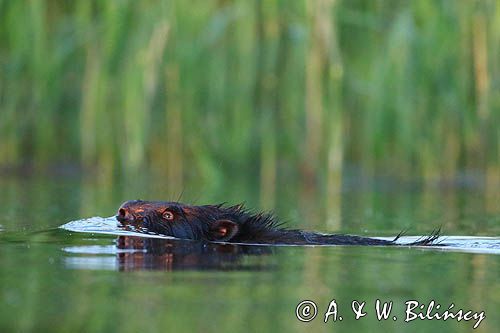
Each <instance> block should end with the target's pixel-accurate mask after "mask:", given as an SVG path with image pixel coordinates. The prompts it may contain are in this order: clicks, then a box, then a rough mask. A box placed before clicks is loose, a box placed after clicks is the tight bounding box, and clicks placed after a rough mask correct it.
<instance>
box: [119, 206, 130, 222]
mask: <svg viewBox="0 0 500 333" xmlns="http://www.w3.org/2000/svg"><path fill="white" fill-rule="evenodd" d="M127 217H130V214H129V213H128V212H127V210H126V209H125V208H120V209H118V214H117V215H116V219H117V220H118V221H120V222H124V221H126V220H127Z"/></svg>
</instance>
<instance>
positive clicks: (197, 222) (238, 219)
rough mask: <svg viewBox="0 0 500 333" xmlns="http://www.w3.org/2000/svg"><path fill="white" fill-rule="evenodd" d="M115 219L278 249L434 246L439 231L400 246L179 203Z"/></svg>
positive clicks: (139, 227)
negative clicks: (354, 246) (274, 246)
mask: <svg viewBox="0 0 500 333" xmlns="http://www.w3.org/2000/svg"><path fill="white" fill-rule="evenodd" d="M116 219H117V220H118V221H119V222H120V223H121V224H122V225H123V226H125V227H126V228H129V229H132V230H134V231H139V232H144V233H155V234H160V235H166V236H172V237H176V238H182V239H191V240H203V241H209V242H229V243H248V244H276V245H406V246H407V245H418V246H428V245H433V244H434V243H435V241H436V240H437V239H438V237H439V232H440V231H439V229H437V230H435V231H433V232H432V233H431V234H430V235H429V236H427V237H423V238H421V239H419V240H417V241H415V242H411V243H407V244H400V243H397V242H396V241H397V240H398V239H399V238H400V237H401V235H402V233H399V234H398V235H397V236H396V237H395V238H394V239H392V240H383V239H376V238H370V237H362V236H355V235H345V234H323V233H318V232H313V231H305V230H298V229H289V228H287V227H286V226H285V225H284V224H283V223H281V222H279V221H278V220H277V219H276V217H275V216H274V215H273V214H271V213H263V212H257V213H255V212H253V211H251V210H249V209H247V208H245V206H244V205H243V204H239V205H234V206H233V205H226V204H216V205H201V206H194V205H188V204H184V203H180V202H165V201H142V200H132V201H127V202H125V203H123V204H122V205H121V206H120V208H119V209H118V214H117V215H116Z"/></svg>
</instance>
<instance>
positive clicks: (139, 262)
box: [64, 236, 275, 271]
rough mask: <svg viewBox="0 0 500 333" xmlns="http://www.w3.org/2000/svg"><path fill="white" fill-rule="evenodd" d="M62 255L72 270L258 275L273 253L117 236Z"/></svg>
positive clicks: (263, 249)
mask: <svg viewBox="0 0 500 333" xmlns="http://www.w3.org/2000/svg"><path fill="white" fill-rule="evenodd" d="M64 251H65V252H66V253H71V256H70V257H68V258H66V259H67V260H66V265H67V266H68V267H70V268H76V269H111V270H119V271H137V270H163V271H175V270H224V271H230V270H238V271H242V270H244V271H258V270H267V269H270V268H271V267H272V265H271V264H270V263H269V260H267V259H264V258H263V256H264V257H266V256H267V257H268V256H269V255H270V254H272V253H273V252H274V251H275V249H272V248H269V247H263V246H248V245H236V244H212V243H205V242H196V241H186V240H173V239H157V238H143V237H135V236H133V237H132V236H119V237H118V238H117V239H116V242H115V245H114V246H113V245H109V246H96V245H93V246H71V247H67V248H65V249H64ZM110 254H113V256H110Z"/></svg>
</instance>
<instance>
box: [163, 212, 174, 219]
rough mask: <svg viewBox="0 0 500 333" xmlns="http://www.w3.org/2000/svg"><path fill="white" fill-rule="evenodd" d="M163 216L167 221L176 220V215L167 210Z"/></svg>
mask: <svg viewBox="0 0 500 333" xmlns="http://www.w3.org/2000/svg"><path fill="white" fill-rule="evenodd" d="M162 215H163V218H164V219H165V220H168V221H172V220H173V219H174V213H172V212H171V211H169V210H165V211H164V212H163V214H162Z"/></svg>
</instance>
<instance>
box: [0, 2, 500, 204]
mask: <svg viewBox="0 0 500 333" xmlns="http://www.w3.org/2000/svg"><path fill="white" fill-rule="evenodd" d="M499 74H500V6H499V5H498V3H497V2H496V1H494V0H482V1H481V0H479V1H453V0H441V1H432V0H428V1H425V0H424V1H404V0H393V1H361V0H359V1H341V0H337V1H335V0H317V1H305V0H300V1H299V0H297V1H295V0H293V1H288V0H267V1H264V0H262V1H246V0H235V1H229V0H228V1H215V0H214V1H206V0H203V1H201V0H200V1H194V2H190V1H189V2H188V1H130V0H129V1H127V0H121V1H87V0H81V1H80V0H75V1H71V2H67V1H36V0H33V1H21V0H19V1H10V0H7V1H5V0H4V1H0V166H1V167H9V168H11V167H14V168H15V167H18V166H22V165H32V166H35V167H36V168H47V167H53V166H55V165H59V164H62V165H66V164H75V163H77V164H80V165H82V166H83V167H84V168H86V169H93V170H97V171H98V174H99V175H101V177H102V178H103V179H112V178H113V175H115V174H124V175H134V174H135V173H137V172H155V173H158V174H160V175H164V177H165V178H164V179H165V180H166V182H167V183H168V184H169V185H170V186H172V187H173V188H182V187H183V186H184V184H185V183H186V182H187V181H189V180H190V179H198V180H199V181H201V182H203V183H205V184H206V187H207V190H213V191H222V190H223V187H224V182H225V181H228V178H230V179H231V181H234V182H241V183H242V184H251V185H256V186H257V185H259V188H260V189H261V201H262V203H263V205H268V206H270V207H271V206H273V201H274V199H275V198H274V193H276V188H277V187H287V186H289V187H293V188H297V187H305V188H307V187H309V186H311V185H313V186H314V185H317V186H319V187H322V188H324V189H325V190H327V191H333V192H335V191H336V190H337V189H338V188H339V186H340V183H341V181H340V179H341V175H342V170H343V165H345V164H348V165H356V166H359V167H360V168H361V169H362V170H364V172H366V173H368V174H375V173H380V172H383V173H386V174H396V175H400V176H416V177H423V178H424V179H428V180H435V179H443V178H446V179H451V178H453V177H455V176H457V174H458V173H459V172H461V171H463V170H477V171H480V172H482V173H484V174H485V175H486V179H488V180H495V181H497V182H498V181H500V112H499V110H500V89H499V88H500V81H499V80H500V79H499V77H500V76H499ZM290 179H294V180H295V179H298V180H299V181H298V182H295V181H290Z"/></svg>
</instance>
